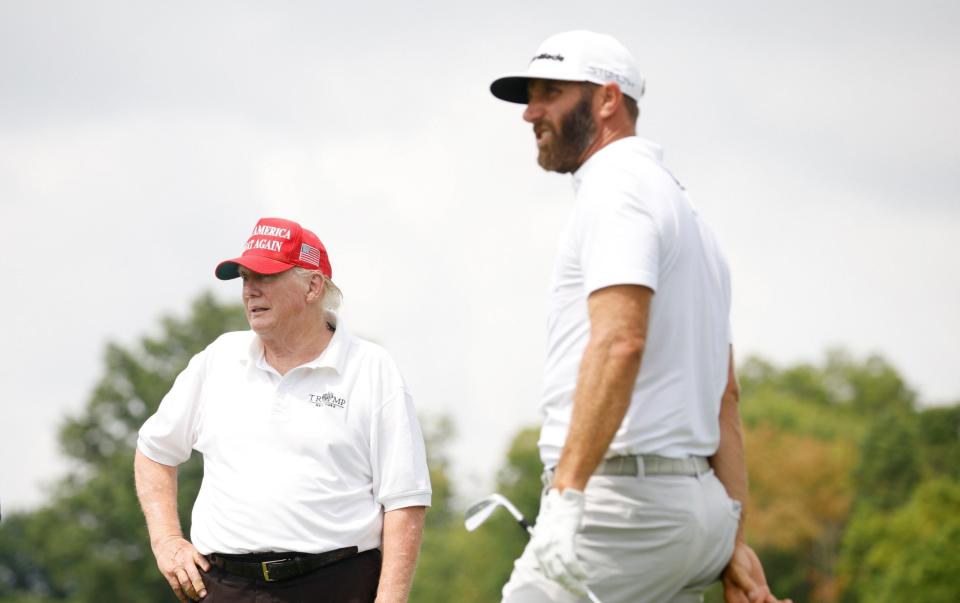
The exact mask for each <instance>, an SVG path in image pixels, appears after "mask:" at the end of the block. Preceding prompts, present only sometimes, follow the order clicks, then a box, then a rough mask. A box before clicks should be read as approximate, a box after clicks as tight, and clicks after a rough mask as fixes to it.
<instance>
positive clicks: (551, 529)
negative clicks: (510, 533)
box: [530, 488, 587, 595]
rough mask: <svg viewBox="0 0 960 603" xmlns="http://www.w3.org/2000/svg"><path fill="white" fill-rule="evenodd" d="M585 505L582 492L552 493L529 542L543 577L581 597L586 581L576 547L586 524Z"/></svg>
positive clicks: (541, 511) (585, 574) (545, 503)
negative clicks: (581, 528) (576, 541)
mask: <svg viewBox="0 0 960 603" xmlns="http://www.w3.org/2000/svg"><path fill="white" fill-rule="evenodd" d="M584 502H585V498H584V495H583V492H580V491H579V490H574V489H573V488H565V489H564V490H563V492H560V491H559V490H556V489H551V490H550V491H549V492H547V495H546V496H545V497H544V499H543V505H542V507H541V508H540V515H539V516H538V517H537V525H536V526H534V528H533V536H532V538H531V539H530V547H531V549H532V550H533V553H534V555H536V557H537V560H538V561H539V562H540V569H541V570H542V571H543V573H544V575H545V576H547V577H548V578H550V579H551V580H555V581H557V582H559V583H560V585H561V586H563V587H564V588H565V589H567V590H569V591H570V592H572V593H574V594H578V595H583V594H584V588H583V581H584V580H585V579H586V578H587V573H586V571H585V570H584V567H583V564H582V563H581V562H580V560H579V559H577V552H576V543H575V537H576V534H577V530H579V529H580V523H581V522H582V520H583V507H584Z"/></svg>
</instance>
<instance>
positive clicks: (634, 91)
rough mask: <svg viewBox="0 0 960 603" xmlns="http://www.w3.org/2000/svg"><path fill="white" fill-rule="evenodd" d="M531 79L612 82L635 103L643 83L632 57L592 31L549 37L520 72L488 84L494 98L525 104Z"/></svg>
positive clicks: (596, 82) (616, 42)
mask: <svg viewBox="0 0 960 603" xmlns="http://www.w3.org/2000/svg"><path fill="white" fill-rule="evenodd" d="M532 79H544V80H560V81H565V82H592V83H594V84H600V85H603V84H607V83H610V82H614V83H616V84H617V85H618V86H619V87H620V91H621V92H623V93H624V94H625V95H627V96H629V97H631V98H633V99H634V100H639V99H640V97H641V96H643V91H644V81H643V78H642V77H640V73H639V71H638V70H637V66H636V62H635V61H634V60H633V55H631V54H630V51H629V50H627V49H626V47H625V46H624V45H623V44H621V43H620V42H618V41H617V40H616V39H615V38H613V37H611V36H608V35H606V34H599V33H596V32H592V31H583V30H579V31H568V32H564V33H559V34H556V35H553V36H550V37H549V38H547V39H546V40H544V42H543V43H542V44H541V45H540V48H538V49H537V51H536V53H534V56H533V59H532V60H531V61H530V65H529V66H528V67H527V70H526V71H525V72H523V73H512V74H508V75H505V76H503V77H500V78H498V79H497V80H495V81H494V82H493V83H492V84H490V91H491V92H492V93H493V95H494V96H496V97H497V98H500V99H503V100H505V101H510V102H513V103H522V104H526V103H527V84H528V83H529V81H530V80H532Z"/></svg>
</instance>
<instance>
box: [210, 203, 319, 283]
mask: <svg viewBox="0 0 960 603" xmlns="http://www.w3.org/2000/svg"><path fill="white" fill-rule="evenodd" d="M243 250H244V251H243V254H242V255H241V256H240V257H238V258H234V259H232V260H224V261H222V262H220V264H218V265H217V269H216V270H215V271H214V274H216V275H217V278H218V279H220V280H223V281H228V280H230V279H233V278H237V277H238V276H240V273H239V268H240V266H243V267H244V268H248V269H250V270H252V271H254V272H256V273H258V274H277V273H278V272H283V271H284V270H289V269H291V268H293V267H294V266H300V267H302V268H306V269H308V270H319V271H320V272H322V273H323V274H325V275H326V276H327V278H332V277H333V270H331V268H330V258H328V257H327V249H326V248H325V247H324V246H323V243H321V242H320V239H319V238H317V235H315V234H313V233H312V232H310V231H309V230H307V229H306V228H304V227H302V226H300V225H299V224H297V223H296V222H294V221H292V220H284V219H283V218H260V221H258V222H257V225H256V226H254V227H253V233H252V234H251V235H250V238H249V239H247V244H246V245H244V248H243Z"/></svg>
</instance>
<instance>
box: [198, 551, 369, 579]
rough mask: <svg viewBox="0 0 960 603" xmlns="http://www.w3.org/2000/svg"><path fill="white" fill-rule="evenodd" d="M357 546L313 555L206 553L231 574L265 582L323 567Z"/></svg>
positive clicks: (345, 556) (350, 554) (209, 558)
mask: <svg viewBox="0 0 960 603" xmlns="http://www.w3.org/2000/svg"><path fill="white" fill-rule="evenodd" d="M357 551H358V549H357V547H355V546H348V547H345V548H342V549H335V550H333V551H327V552H326V553H319V554H317V555H311V554H307V553H267V554H265V553H257V554H252V555H223V554H219V553H211V554H209V555H207V559H208V560H209V561H210V563H211V564H212V565H213V566H214V567H216V568H219V569H221V570H223V571H225V572H226V573H228V574H233V575H234V576H241V577H243V578H251V579H253V580H260V581H262V582H277V581H279V580H289V579H290V578H296V577H297V576H302V575H303V574H306V573H307V572H312V571H313V570H315V569H320V568H321V567H323V566H325V565H330V564H331V563H336V562H337V561H342V560H344V559H349V558H350V557H356V556H357V555H358V552H357Z"/></svg>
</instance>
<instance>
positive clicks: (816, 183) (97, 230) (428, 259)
mask: <svg viewBox="0 0 960 603" xmlns="http://www.w3.org/2000/svg"><path fill="white" fill-rule="evenodd" d="M578 28H586V29H594V30H597V31H603V32H607V33H610V34H612V35H614V36H616V37H617V38H619V39H620V40H621V41H622V42H624V44H626V45H627V46H628V47H629V48H630V49H631V50H632V51H633V52H634V54H635V56H636V58H637V61H638V63H639V66H640V69H641V73H642V74H643V75H644V76H645V77H646V78H647V95H646V96H645V97H644V98H643V99H642V100H641V103H640V106H641V112H642V114H641V118H640V121H639V123H638V131H639V134H640V135H641V136H644V137H646V138H649V139H652V140H654V141H656V142H658V143H660V144H662V145H663V146H664V148H665V151H666V157H665V162H666V164H667V165H668V166H669V167H670V168H671V170H672V171H673V172H674V173H675V175H676V176H677V177H678V178H679V179H680V180H681V182H683V183H684V185H685V186H686V188H687V189H688V191H689V192H690V194H691V196H692V198H693V200H694V202H695V203H696V205H697V206H698V209H699V210H700V212H701V213H702V214H703V215H704V216H705V217H706V219H707V221H708V222H710V223H711V224H712V225H713V227H714V229H715V230H716V231H717V233H718V235H719V237H720V239H721V241H722V243H723V245H724V248H725V250H726V252H727V254H728V257H729V260H730V264H731V268H732V271H733V277H734V316H733V319H734V332H735V342H736V348H737V357H738V362H739V365H740V372H741V379H742V381H743V386H744V401H743V414H744V418H745V422H746V425H747V446H748V455H749V465H750V473H751V490H752V500H751V503H750V505H749V520H748V522H749V523H748V526H749V527H748V538H749V539H750V541H751V542H752V543H753V544H754V545H755V547H756V548H757V549H758V550H759V551H760V552H761V555H762V557H763V558H764V561H765V564H766V566H767V570H768V573H769V574H770V578H771V582H772V583H773V584H774V585H775V587H776V588H777V590H778V592H780V593H782V594H783V595H784V596H792V597H793V598H794V599H795V600H796V601H824V602H830V601H844V602H850V601H863V602H873V601H883V602H886V601H907V600H911V601H912V600H918V601H931V602H939V601H950V602H955V601H957V600H960V581H958V578H957V576H960V545H958V544H957V543H958V542H960V519H958V518H960V513H958V510H960V410H958V406H960V369H958V358H960V253H957V251H956V250H957V244H958V240H960V151H958V146H957V143H956V141H957V139H958V138H960V118H958V117H957V114H956V108H957V107H958V106H960V83H958V81H957V79H956V76H955V75H951V74H956V73H960V6H958V5H956V4H955V3H952V2H937V1H933V0H920V1H918V2H913V3H910V4H909V5H906V4H904V3H896V2H882V1H881V2H857V1H849V2H842V3H838V2H826V1H812V2H807V3H803V4H788V3H760V2H737V1H734V2H726V3H722V5H721V4H720V3H709V2H689V3H672V4H668V5H665V4H664V3H653V2H633V3H629V5H628V4H625V3H617V2H591V3H589V4H587V5H585V4H583V3H573V2H564V1H558V2H554V3H551V4H550V5H539V4H530V5H526V4H517V3H508V2H504V1H500V0H497V1H492V2H486V3H483V4H479V3H473V4H469V3H460V4H456V3H441V2H418V3H415V4H406V5H404V4H397V3H387V2H367V3H365V2H357V3H353V4H350V5H349V6H347V5H334V4H321V3H310V2H296V1H289V2H272V3H259V2H246V1H239V2H225V1H211V2H204V3H192V2H184V1H172V2H164V3H156V2H154V3H147V2H119V1H115V2H114V1H92V2H86V3H82V4H81V3H69V2H64V1H59V2H57V1H42V0H41V1H38V2H30V3H26V2H0V229H2V230H0V233H2V234H0V237H2V240H3V243H4V244H3V249H4V250H5V251H6V252H5V253H3V254H0V272H2V274H3V281H2V282H3V283H4V285H3V288H2V289H0V291H2V293H3V294H4V295H3V297H4V301H6V303H7V305H8V309H7V313H6V315H7V317H8V318H7V320H5V321H4V325H3V326H4V335H5V340H6V341H7V344H6V345H4V346H2V349H0V383H2V386H3V393H4V396H3V403H2V414H0V505H2V511H3V516H2V520H0V600H2V601H16V602H20V603H25V602H28V601H29V602H34V603H36V602H41V601H59V600H71V601H93V600H103V599H106V600H119V601H168V600H172V595H171V594H170V593H169V592H168V591H167V587H166V585H165V583H164V582H163V580H162V579H161V578H160V576H159V573H158V572H157V571H156V568H155V566H154V562H153V558H152V555H151V553H150V551H149V546H148V542H147V537H146V531H145V529H144V527H143V525H142V523H143V522H142V517H141V516H140V514H139V510H138V509H137V506H136V500H135V496H134V492H133V486H132V471H131V458H132V450H133V443H134V442H135V432H136V429H137V428H138V427H139V425H140V424H141V423H142V422H143V420H144V419H145V418H146V417H147V416H149V414H150V413H151V412H152V411H153V409H154V408H155V407H156V405H157V404H158V403H159V400H160V398H161V397H162V396H163V394H164V393H165V392H166V390H167V389H168V388H169V385H170V383H171V382H172V379H173V377H174V376H175V375H176V373H177V372H178V371H179V370H180V369H181V368H182V367H183V366H184V365H185V364H186V361H187V359H188V358H189V357H190V355H192V354H193V353H195V352H196V351H198V350H200V349H202V348H203V346H204V345H206V343H207V342H209V341H210V340H212V339H213V338H214V337H215V336H216V335H217V334H219V333H220V332H222V331H224V330H230V329H241V328H245V324H244V322H243V319H242V316H241V315H240V313H239V310H238V309H237V307H236V306H235V305H234V304H235V302H236V301H237V300H238V299H239V285H238V284H237V283H235V282H230V283H222V282H219V281H216V280H215V279H214V278H213V267H214V266H215V265H216V263H217V262H219V261H220V260H222V259H225V258H227V257H232V256H234V255H236V254H238V253H239V252H240V250H241V247H242V245H243V243H244V241H245V240H246V237H247V235H248V233H249V230H250V229H251V228H252V226H253V225H254V223H255V222H256V220H257V218H259V217H261V216H271V215H272V216H282V217H287V218H291V219H295V220H298V221H300V222H301V223H303V224H304V225H306V226H307V227H309V228H311V229H313V230H314V231H315V232H317V233H318V234H319V236H320V238H321V239H322V240H323V241H324V242H325V244H326V245H327V247H328V250H329V252H330V257H331V260H332V263H333V271H334V280H335V281H337V283H338V284H339V285H340V287H341V288H342V289H343V290H344V293H345V301H344V309H343V316H342V319H343V320H344V321H345V322H346V324H347V325H348V326H349V327H350V329H351V330H352V331H354V332H357V333H359V334H361V335H363V336H365V337H367V338H370V339H374V340H376V341H378V342H379V343H381V344H383V345H384V346H386V347H387V349H389V350H390V351H391V353H392V354H393V355H394V357H395V358H396V359H397V361H398V363H399V364H400V366H401V368H402V369H403V372H404V374H405V377H406V379H407V381H408V382H409V384H410V386H411V389H412V390H413V392H414V396H415V400H416V402H417V405H418V409H419V412H420V414H421V417H422V419H423V422H424V423H425V425H426V426H427V432H428V435H429V440H430V454H431V457H432V461H433V472H434V487H435V506H434V509H433V510H432V511H431V513H430V514H429V515H428V518H429V519H428V521H429V522H430V526H429V528H428V531H427V536H426V540H425V543H424V552H423V556H422V558H421V564H420V569H419V571H418V578H417V581H416V584H415V592H414V598H413V600H414V601H424V602H428V603H429V602H433V601H437V602H439V601H478V602H479V601H495V600H498V594H497V593H498V592H499V587H500V586H501V585H502V583H503V582H504V581H505V579H506V575H507V572H508V571H509V568H510V564H511V562H512V558H513V557H514V556H515V555H516V554H517V551H518V550H519V548H520V547H521V546H522V543H523V540H524V536H523V534H522V532H520V530H518V529H517V528H516V527H515V526H512V525H510V522H509V520H507V519H506V518H500V519H499V520H497V521H496V522H493V521H492V522H491V525H489V526H486V525H485V526H484V528H483V529H482V530H481V531H479V532H477V533H472V534H467V533H465V532H464V531H463V530H462V525H461V513H462V511H463V509H464V508H465V507H466V506H467V504H468V503H469V502H470V501H471V500H472V499H474V498H476V497H480V496H483V495H485V494H487V493H489V492H490V491H491V490H493V489H500V490H501V491H503V492H504V493H505V494H508V495H510V496H512V497H513V498H514V499H515V502H517V503H518V504H519V505H520V506H521V508H523V510H524V511H525V512H526V513H528V514H530V515H533V514H535V512H536V504H537V502H536V495H537V492H538V484H539V481H538V479H537V478H536V476H537V475H538V474H539V471H540V468H539V461H538V460H537V455H536V450H535V441H536V432H535V430H532V428H533V427H534V426H535V425H536V424H537V422H538V412H537V402H538V395H539V385H540V370H541V367H542V358H543V347H544V334H545V329H544V324H545V316H546V303H545V302H546V296H547V285H548V278H549V273H550V267H551V264H552V260H553V253H554V250H555V245H556V242H557V238H558V235H559V231H560V228H561V227H562V225H563V223H564V221H565V219H566V216H567V213H568V212H569V210H570V207H571V201H572V198H573V195H572V191H571V189H570V182H569V179H568V177H564V176H559V175H555V174H546V173H544V172H542V171H541V170H540V169H539V168H538V167H537V165H536V161H535V144H534V140H533V135H532V132H531V128H530V127H529V125H527V124H525V123H524V122H523V121H522V120H521V117H520V115H521V112H522V107H521V106H518V105H510V104H506V103H502V102H499V101H496V100H495V99H493V98H492V97H491V96H490V95H489V93H488V92H487V86H488V84H489V82H490V81H491V80H492V79H493V78H494V77H496V76H497V75H499V74H500V73H502V72H506V71H514V70H518V69H522V68H524V67H525V65H526V62H527V61H528V60H529V58H530V56H531V55H532V54H533V52H534V50H535V49H536V47H537V46H538V45H539V43H540V41H541V40H542V39H543V38H545V37H546V36H548V35H550V34H552V33H556V32H558V31H563V30H568V29H578ZM191 463H192V464H190V465H188V466H186V467H184V468H183V470H182V478H181V498H182V501H181V512H182V514H183V516H184V522H185V523H184V525H185V527H188V525H189V510H190V506H191V504H192V500H193V496H194V495H195V493H196V487H197V485H198V483H199V481H198V479H199V475H200V465H199V464H198V463H199V461H198V460H197V459H194V460H193V461H191ZM715 596H716V593H712V594H711V597H715Z"/></svg>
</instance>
